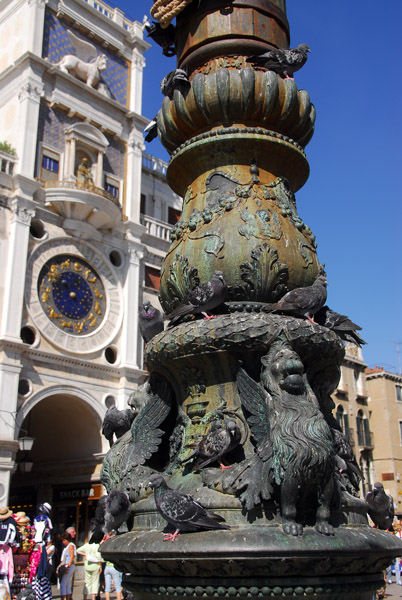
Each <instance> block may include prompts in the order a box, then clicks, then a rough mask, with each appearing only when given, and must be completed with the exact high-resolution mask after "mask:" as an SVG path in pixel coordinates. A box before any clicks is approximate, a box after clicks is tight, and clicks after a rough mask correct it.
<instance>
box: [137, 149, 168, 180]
mask: <svg viewBox="0 0 402 600" xmlns="http://www.w3.org/2000/svg"><path fill="white" fill-rule="evenodd" d="M142 166H143V167H145V169H148V170H149V171H153V172H154V173H159V175H163V176H165V175H166V170H167V164H166V163H165V161H163V160H162V159H160V158H156V157H155V156H151V154H143V155H142Z"/></svg>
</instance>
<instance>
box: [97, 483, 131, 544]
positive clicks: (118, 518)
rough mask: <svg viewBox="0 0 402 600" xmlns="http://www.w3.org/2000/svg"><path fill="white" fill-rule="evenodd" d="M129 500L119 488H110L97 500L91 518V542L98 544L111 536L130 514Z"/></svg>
mask: <svg viewBox="0 0 402 600" xmlns="http://www.w3.org/2000/svg"><path fill="white" fill-rule="evenodd" d="M131 510H132V507H131V502H130V499H129V497H128V495H127V494H126V493H125V492H122V491H121V490H112V491H111V492H110V493H109V494H106V495H105V496H102V497H101V498H100V499H99V500H98V504H97V505H96V509H95V517H94V518H93V519H92V527H91V530H92V531H91V534H92V535H91V538H90V543H91V544H99V543H100V542H101V541H102V539H103V540H104V541H106V539H109V538H110V537H112V535H113V532H116V531H117V530H118V529H119V527H121V526H122V525H123V523H125V522H126V521H127V519H128V518H129V516H130V514H131Z"/></svg>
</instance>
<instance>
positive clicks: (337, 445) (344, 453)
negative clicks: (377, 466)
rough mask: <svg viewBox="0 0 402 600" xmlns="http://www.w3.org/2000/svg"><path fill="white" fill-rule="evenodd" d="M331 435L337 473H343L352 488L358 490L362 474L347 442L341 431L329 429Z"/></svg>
mask: <svg viewBox="0 0 402 600" xmlns="http://www.w3.org/2000/svg"><path fill="white" fill-rule="evenodd" d="M331 433H332V438H333V441H334V450H335V464H336V466H337V468H338V471H339V473H345V475H346V476H347V477H348V478H349V481H350V482H351V483H352V485H353V487H354V488H355V489H356V490H358V489H359V483H360V481H361V479H362V478H363V473H362V472H361V470H360V467H359V465H358V464H357V462H356V458H355V455H354V453H353V450H352V447H351V445H350V443H349V440H348V439H347V437H346V436H345V435H344V434H343V433H342V432H341V431H339V430H338V429H335V428H334V427H331Z"/></svg>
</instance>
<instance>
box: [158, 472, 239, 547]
mask: <svg viewBox="0 0 402 600" xmlns="http://www.w3.org/2000/svg"><path fill="white" fill-rule="evenodd" d="M148 487H151V488H153V490H154V498H155V504H156V508H157V509H158V512H159V513H160V514H161V515H162V517H163V518H164V519H165V520H166V521H167V522H168V523H170V524H171V525H173V526H174V527H175V528H176V529H175V532H174V533H165V534H164V540H163V541H164V542H167V541H172V542H174V540H175V539H176V538H177V536H178V535H179V534H180V532H181V531H206V530H210V529H230V527H229V526H228V525H223V524H222V521H224V520H225V519H224V518H223V517H221V516H219V515H217V514H215V513H213V512H210V511H209V510H207V509H206V508H204V507H203V506H202V505H201V504H199V503H198V502H197V501H196V500H194V498H192V496H190V495H189V494H180V493H179V492H176V491H175V490H172V489H171V488H169V487H168V485H167V483H166V481H165V480H164V478H163V477H162V475H158V474H157V473H154V474H153V475H151V477H150V480H149V483H148Z"/></svg>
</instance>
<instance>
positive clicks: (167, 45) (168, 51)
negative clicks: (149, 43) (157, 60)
mask: <svg viewBox="0 0 402 600" xmlns="http://www.w3.org/2000/svg"><path fill="white" fill-rule="evenodd" d="M145 29H146V30H147V35H148V37H150V38H151V39H153V41H154V42H156V43H157V44H158V46H161V47H162V53H163V54H164V56H174V55H175V54H176V50H175V37H176V28H175V26H174V25H172V24H170V25H168V27H166V28H165V29H164V28H163V27H161V25H159V23H157V22H156V21H152V25H149V24H148V25H145Z"/></svg>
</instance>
